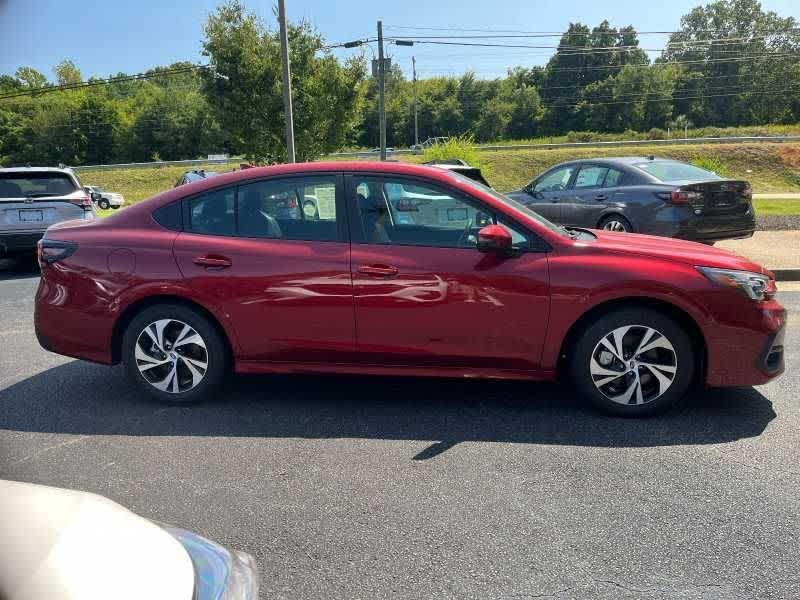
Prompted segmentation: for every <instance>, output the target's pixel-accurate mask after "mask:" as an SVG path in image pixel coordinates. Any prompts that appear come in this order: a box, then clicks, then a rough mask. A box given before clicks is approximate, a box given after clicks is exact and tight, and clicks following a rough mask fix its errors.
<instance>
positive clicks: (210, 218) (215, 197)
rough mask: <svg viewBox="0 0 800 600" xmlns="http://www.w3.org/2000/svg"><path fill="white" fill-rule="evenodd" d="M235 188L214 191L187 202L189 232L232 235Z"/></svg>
mask: <svg viewBox="0 0 800 600" xmlns="http://www.w3.org/2000/svg"><path fill="white" fill-rule="evenodd" d="M235 197H236V189H235V188H225V189H221V190H214V191H213V192H208V193H206V194H202V195H200V196H195V197H194V198H191V199H189V200H188V201H187V203H186V205H187V207H188V208H187V212H188V215H187V216H188V218H187V219H186V222H187V223H188V226H189V231H192V232H194V233H206V234H210V235H234V233H235V231H236V214H235V207H234V198H235Z"/></svg>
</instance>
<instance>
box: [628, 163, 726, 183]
mask: <svg viewBox="0 0 800 600" xmlns="http://www.w3.org/2000/svg"><path fill="white" fill-rule="evenodd" d="M633 166H634V167H636V168H637V169H641V170H642V171H644V172H645V173H648V174H650V175H652V176H653V177H655V178H656V179H658V180H660V181H696V180H707V179H721V177H720V176H719V175H717V174H716V173H713V172H711V171H706V170H705V169H701V168H700V167H695V166H694V165H687V164H686V163H682V162H678V161H677V160H650V161H647V162H640V163H638V164H635V165H633Z"/></svg>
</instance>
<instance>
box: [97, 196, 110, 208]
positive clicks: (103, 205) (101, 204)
mask: <svg viewBox="0 0 800 600" xmlns="http://www.w3.org/2000/svg"><path fill="white" fill-rule="evenodd" d="M97 206H99V207H100V208H102V209H103V210H108V209H109V207H110V206H111V203H110V202H109V201H108V200H106V199H105V198H100V200H98V201H97Z"/></svg>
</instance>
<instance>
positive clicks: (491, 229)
mask: <svg viewBox="0 0 800 600" xmlns="http://www.w3.org/2000/svg"><path fill="white" fill-rule="evenodd" d="M478 250H480V251H481V252H494V253H497V254H509V253H510V252H511V234H510V233H509V232H508V229H506V228H505V227H503V226H502V225H487V226H486V227H484V228H482V229H480V230H479V231H478Z"/></svg>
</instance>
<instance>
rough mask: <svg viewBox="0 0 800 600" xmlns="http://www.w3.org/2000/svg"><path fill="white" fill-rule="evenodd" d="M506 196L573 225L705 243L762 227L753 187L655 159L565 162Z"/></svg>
mask: <svg viewBox="0 0 800 600" xmlns="http://www.w3.org/2000/svg"><path fill="white" fill-rule="evenodd" d="M508 196H510V197H512V198H514V199H515V200H518V201H520V202H522V203H523V204H525V205H526V206H529V207H530V208H531V209H533V210H535V211H536V212H537V213H539V214H540V215H542V216H543V217H546V218H547V219H549V220H551V221H553V222H555V223H561V224H563V225H566V226H570V227H586V228H597V229H607V230H611V231H621V232H624V231H627V232H635V233H647V234H651V235H661V236H666V237H676V238H682V239H687V240H694V241H699V242H706V243H713V242H715V241H718V240H724V239H730V238H744V237H750V236H752V235H753V232H754V231H755V225H756V223H755V213H754V211H753V205H752V190H751V188H750V184H749V183H748V182H746V181H735V180H728V179H723V178H722V177H720V176H719V175H717V174H716V173H712V172H711V171H706V170H705V169H701V168H699V167H695V166H694V165H690V164H686V163H682V162H680V161H676V160H667V159H660V158H654V157H625V158H605V159H592V160H574V161H570V162H565V163H561V164H559V165H556V166H555V167H553V168H551V169H550V170H549V171H546V172H545V173H543V174H542V175H540V176H539V177H537V178H536V179H534V180H533V181H531V182H530V183H529V184H528V185H526V186H525V187H524V188H523V189H521V190H519V191H516V192H511V193H510V194H508Z"/></svg>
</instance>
